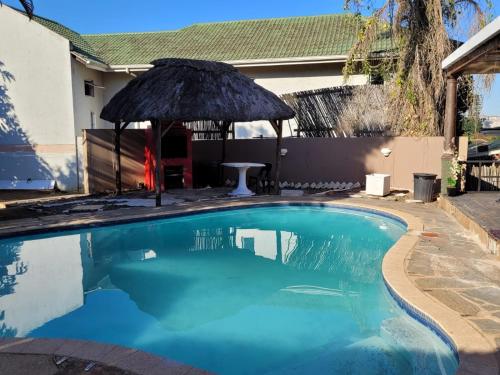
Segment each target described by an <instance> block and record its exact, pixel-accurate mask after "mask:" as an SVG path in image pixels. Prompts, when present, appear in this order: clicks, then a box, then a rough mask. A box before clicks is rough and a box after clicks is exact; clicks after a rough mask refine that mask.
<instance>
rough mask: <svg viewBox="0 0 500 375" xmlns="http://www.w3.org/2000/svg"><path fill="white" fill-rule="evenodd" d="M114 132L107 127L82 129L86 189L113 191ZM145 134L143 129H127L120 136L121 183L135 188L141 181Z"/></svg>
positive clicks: (125, 186) (142, 178)
mask: <svg viewBox="0 0 500 375" xmlns="http://www.w3.org/2000/svg"><path fill="white" fill-rule="evenodd" d="M113 137H114V131H113V130H108V129H92V130H90V129H87V130H84V140H83V142H84V150H85V152H84V161H85V162H86V164H85V165H84V170H85V173H84V187H85V191H86V192H90V193H99V192H104V191H114V190H115V174H114V171H113V139H114V138H113ZM145 145H146V137H145V133H144V130H142V129H126V130H124V131H123V133H122V135H121V155H122V156H121V164H122V186H123V188H124V189H130V188H136V187H137V185H138V184H139V183H141V182H144V161H145V159H144V147H145Z"/></svg>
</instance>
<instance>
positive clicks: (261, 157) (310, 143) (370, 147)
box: [193, 137, 389, 184]
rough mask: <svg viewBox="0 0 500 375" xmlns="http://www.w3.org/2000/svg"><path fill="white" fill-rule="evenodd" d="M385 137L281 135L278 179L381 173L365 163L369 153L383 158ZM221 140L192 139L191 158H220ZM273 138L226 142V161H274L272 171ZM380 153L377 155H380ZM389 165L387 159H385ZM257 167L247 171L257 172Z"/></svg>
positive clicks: (343, 178)
mask: <svg viewBox="0 0 500 375" xmlns="http://www.w3.org/2000/svg"><path fill="white" fill-rule="evenodd" d="M387 142H388V138H380V137H372V138H370V139H369V141H368V142H363V141H359V138H341V139H340V138H335V139H332V138H283V144H282V148H283V149H287V154H286V156H284V157H282V166H281V178H280V180H281V181H287V182H295V183H297V182H300V183H305V182H308V183H312V182H315V183H318V182H330V181H334V182H353V183H354V182H360V183H361V184H364V182H365V175H366V174H367V173H372V172H375V171H376V172H380V173H384V171H383V170H382V168H379V167H378V166H376V165H373V166H372V165H367V159H368V158H370V157H371V156H372V155H373V156H375V157H377V159H380V158H383V157H382V156H381V154H380V149H381V148H382V147H384V146H385V145H386V144H387ZM221 149H222V143H221V142H220V141H196V142H193V162H198V163H202V162H204V163H206V162H208V161H218V160H220V155H221V151H220V150H221ZM275 153H276V139H241V140H240V139H238V140H230V141H228V143H227V157H226V161H228V162H257V163H271V164H273V170H272V173H273V174H274V172H275V171H274V166H275ZM379 154H380V156H379ZM387 168H388V169H389V162H387ZM258 172H259V170H258V168H252V169H250V170H249V171H248V175H249V176H253V175H256V174H257V173H258ZM228 178H229V179H233V180H236V179H237V174H236V172H235V171H234V170H233V169H232V168H224V179H228Z"/></svg>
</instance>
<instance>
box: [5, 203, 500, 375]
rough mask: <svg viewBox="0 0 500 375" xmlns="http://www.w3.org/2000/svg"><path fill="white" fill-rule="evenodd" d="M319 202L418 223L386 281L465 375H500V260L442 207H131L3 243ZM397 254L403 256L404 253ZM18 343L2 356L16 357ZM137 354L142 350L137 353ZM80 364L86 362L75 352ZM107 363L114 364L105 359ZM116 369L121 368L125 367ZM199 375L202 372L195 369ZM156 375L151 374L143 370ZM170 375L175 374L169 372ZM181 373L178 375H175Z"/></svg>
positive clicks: (24, 224)
mask: <svg viewBox="0 0 500 375" xmlns="http://www.w3.org/2000/svg"><path fill="white" fill-rule="evenodd" d="M289 202H295V203H298V202H305V203H309V202H314V203H331V204H347V205H354V206H364V207H372V208H375V209H379V210H382V211H386V212H389V213H393V214H396V215H398V216H400V217H402V218H403V219H405V220H406V221H407V222H411V226H410V231H409V233H408V235H406V236H404V237H403V238H402V240H400V241H399V242H398V244H397V246H395V247H397V248H398V249H394V248H393V249H391V251H390V252H389V253H388V255H387V256H386V258H385V259H384V269H383V271H384V275H385V274H386V272H387V273H388V275H389V276H390V277H388V278H386V279H388V281H389V284H391V285H394V286H395V289H396V291H397V292H398V294H400V295H401V297H402V298H404V299H405V300H407V301H408V302H409V303H410V304H412V305H414V306H416V307H417V308H418V309H419V310H423V312H424V313H425V314H426V315H427V316H430V317H431V318H433V319H435V320H437V323H438V325H439V326H440V327H442V328H443V329H444V330H445V331H446V333H447V334H449V336H450V337H452V339H453V340H454V341H455V342H456V343H457V347H458V348H457V349H458V352H459V356H460V368H459V372H458V373H459V374H464V375H465V374H492V375H496V374H499V373H500V371H499V369H500V260H499V258H498V257H497V256H495V255H493V254H491V253H490V252H489V251H487V249H486V248H485V247H484V246H482V245H481V243H480V241H479V239H478V237H477V236H475V235H473V234H472V233H471V232H468V231H467V230H465V229H464V228H463V227H462V226H461V225H460V224H459V223H458V222H457V221H456V220H455V219H454V218H453V217H452V216H451V215H449V214H447V213H446V212H445V211H443V210H442V209H440V208H439V207H438V205H437V203H432V204H421V203H405V202H396V201H391V200H382V199H369V198H346V197H339V198H335V197H300V198H284V197H273V196H269V197H265V196H259V197H254V198H248V199H218V200H212V201H205V202H197V203H179V204H175V205H171V206H167V207H161V208H137V207H135V208H124V209H118V210H112V211H103V212H98V213H80V214H71V215H53V216H44V217H40V218H30V219H21V220H9V221H3V222H0V238H1V237H5V236H11V235H13V234H26V233H36V232H44V231H46V230H58V229H62V228H64V227H68V226H69V227H73V228H78V227H84V226H89V225H90V226H92V225H102V224H103V223H104V224H111V223H118V222H127V221H134V220H144V219H154V218H158V217H164V216H169V215H179V214H183V213H186V212H195V211H199V210H210V209H218V208H224V207H237V206H240V205H241V206H244V205H248V204H266V203H289ZM396 250H397V251H396ZM15 347H16V345H12V346H9V348H2V341H0V353H2V352H3V353H15V352H16V350H15V349H16V348H15ZM135 352H136V351H135ZM73 355H74V356H75V357H76V358H85V357H84V356H82V355H79V353H78V351H75V352H74V353H73ZM102 362H103V363H108V362H106V361H104V360H103V361H102ZM116 366H118V367H120V366H119V364H116ZM190 371H193V373H194V372H195V369H192V368H191V369H190V370H189V371H188V372H189V373H191V372H190ZM138 373H145V374H146V373H148V372H138ZM165 373H169V372H165ZM172 373H177V372H172Z"/></svg>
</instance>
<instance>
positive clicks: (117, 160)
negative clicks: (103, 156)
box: [113, 122, 122, 195]
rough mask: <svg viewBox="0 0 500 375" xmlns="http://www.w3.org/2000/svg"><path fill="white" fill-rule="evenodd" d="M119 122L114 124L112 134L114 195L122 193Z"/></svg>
mask: <svg viewBox="0 0 500 375" xmlns="http://www.w3.org/2000/svg"><path fill="white" fill-rule="evenodd" d="M120 125H121V123H120V122H115V133H114V138H115V139H114V163H113V166H114V168H115V194H116V195H121V193H122V163H121V144H120V135H121V130H120Z"/></svg>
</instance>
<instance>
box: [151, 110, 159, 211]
mask: <svg viewBox="0 0 500 375" xmlns="http://www.w3.org/2000/svg"><path fill="white" fill-rule="evenodd" d="M151 126H152V127H153V137H154V139H155V142H156V151H155V157H156V165H155V193H156V197H155V198H156V207H160V206H161V122H160V121H158V120H152V121H151Z"/></svg>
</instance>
